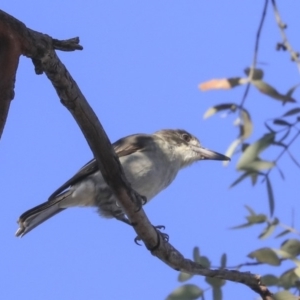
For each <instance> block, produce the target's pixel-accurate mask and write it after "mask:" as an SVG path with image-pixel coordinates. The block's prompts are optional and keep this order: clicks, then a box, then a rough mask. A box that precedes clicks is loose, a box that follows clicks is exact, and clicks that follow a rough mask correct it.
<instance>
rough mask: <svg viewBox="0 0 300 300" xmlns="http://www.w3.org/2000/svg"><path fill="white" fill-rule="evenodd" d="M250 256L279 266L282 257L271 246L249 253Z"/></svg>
mask: <svg viewBox="0 0 300 300" xmlns="http://www.w3.org/2000/svg"><path fill="white" fill-rule="evenodd" d="M248 257H250V258H254V259H256V260H257V261H258V262H261V263H265V264H269V265H272V266H279V265H280V263H281V262H280V259H279V258H278V256H277V255H276V253H275V252H274V251H273V250H272V249H271V248H267V247H266V248H260V249H258V250H255V251H252V252H251V253H249V254H248Z"/></svg>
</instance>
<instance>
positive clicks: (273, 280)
mask: <svg viewBox="0 0 300 300" xmlns="http://www.w3.org/2000/svg"><path fill="white" fill-rule="evenodd" d="M278 281H279V279H278V277H276V276H275V275H273V274H267V275H264V276H262V277H261V282H262V284H264V285H266V286H274V285H277V284H278Z"/></svg>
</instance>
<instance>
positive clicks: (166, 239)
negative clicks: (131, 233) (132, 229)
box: [134, 225, 169, 251]
mask: <svg viewBox="0 0 300 300" xmlns="http://www.w3.org/2000/svg"><path fill="white" fill-rule="evenodd" d="M153 228H154V229H155V230H156V233H157V235H158V237H157V238H158V244H157V245H156V246H155V247H154V248H153V249H151V251H153V250H155V249H156V248H158V246H159V240H160V237H159V236H161V237H162V238H163V240H164V241H166V242H168V241H169V235H168V234H167V233H163V232H161V231H160V230H161V229H162V230H165V228H166V227H165V226H164V225H158V226H153ZM141 240H142V239H141V238H140V237H139V236H137V237H136V238H135V239H134V242H135V243H136V244H137V245H139V246H141V244H140V243H139V242H140V241H141Z"/></svg>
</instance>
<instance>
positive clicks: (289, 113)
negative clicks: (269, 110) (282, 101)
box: [282, 107, 300, 117]
mask: <svg viewBox="0 0 300 300" xmlns="http://www.w3.org/2000/svg"><path fill="white" fill-rule="evenodd" d="M299 113H300V107H296V108H293V109H290V110H288V111H287V112H286V113H284V114H283V115H282V116H283V117H288V116H292V115H296V114H299Z"/></svg>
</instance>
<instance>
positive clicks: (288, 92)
mask: <svg viewBox="0 0 300 300" xmlns="http://www.w3.org/2000/svg"><path fill="white" fill-rule="evenodd" d="M298 86H300V83H298V84H296V85H294V86H292V87H291V88H290V89H289V90H288V91H287V93H286V96H287V97H292V94H293V93H294V91H295V89H296V88H297V87H298Z"/></svg>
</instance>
